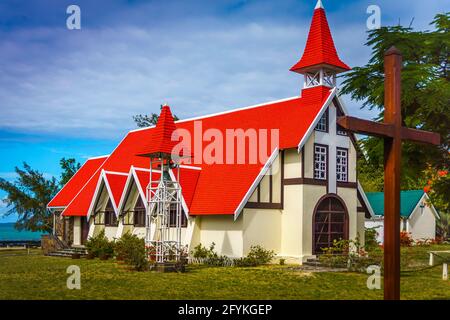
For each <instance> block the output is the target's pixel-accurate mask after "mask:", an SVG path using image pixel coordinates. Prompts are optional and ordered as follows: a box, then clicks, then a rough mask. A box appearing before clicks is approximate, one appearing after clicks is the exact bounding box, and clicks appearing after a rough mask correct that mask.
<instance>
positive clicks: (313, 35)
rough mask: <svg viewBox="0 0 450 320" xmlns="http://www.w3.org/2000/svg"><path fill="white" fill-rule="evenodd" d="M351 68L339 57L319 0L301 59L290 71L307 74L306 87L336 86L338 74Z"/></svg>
mask: <svg viewBox="0 0 450 320" xmlns="http://www.w3.org/2000/svg"><path fill="white" fill-rule="evenodd" d="M348 70H350V67H349V66H348V65H346V64H345V63H344V62H342V61H341V59H339V56H338V54H337V52H336V48H335V46H334V41H333V37H332V36H331V32H330V27H329V26H328V21H327V17H326V14H325V9H324V7H323V4H322V1H321V0H318V1H317V4H316V7H315V9H314V14H313V18H312V22H311V27H310V29H309V34H308V39H307V41H306V46H305V51H304V52H303V56H302V57H301V59H300V60H299V61H298V62H297V63H296V64H295V65H294V66H293V67H292V68H291V69H290V71H293V72H297V73H300V74H303V75H304V76H305V83H304V88H310V87H315V86H327V87H335V86H336V74H338V73H340V72H344V71H348Z"/></svg>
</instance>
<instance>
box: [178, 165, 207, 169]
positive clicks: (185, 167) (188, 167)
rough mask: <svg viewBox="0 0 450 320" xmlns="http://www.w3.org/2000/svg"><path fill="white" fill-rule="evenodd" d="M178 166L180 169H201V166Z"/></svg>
mask: <svg viewBox="0 0 450 320" xmlns="http://www.w3.org/2000/svg"><path fill="white" fill-rule="evenodd" d="M180 168H182V169H192V170H202V168H201V167H194V166H188V165H185V164H181V165H180Z"/></svg>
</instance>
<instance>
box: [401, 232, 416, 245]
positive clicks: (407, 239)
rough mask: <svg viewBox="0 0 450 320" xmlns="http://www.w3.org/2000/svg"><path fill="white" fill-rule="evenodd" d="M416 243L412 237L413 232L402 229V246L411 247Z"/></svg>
mask: <svg viewBox="0 0 450 320" xmlns="http://www.w3.org/2000/svg"><path fill="white" fill-rule="evenodd" d="M413 243H414V240H413V239H412V238H411V233H409V232H406V231H402V232H400V246H402V247H410V246H412V245H413Z"/></svg>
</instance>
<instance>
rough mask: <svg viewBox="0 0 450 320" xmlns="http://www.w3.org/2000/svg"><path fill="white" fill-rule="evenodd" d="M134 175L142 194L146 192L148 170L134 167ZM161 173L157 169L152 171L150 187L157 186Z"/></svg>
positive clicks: (148, 176) (148, 181)
mask: <svg viewBox="0 0 450 320" xmlns="http://www.w3.org/2000/svg"><path fill="white" fill-rule="evenodd" d="M135 172H136V176H137V179H138V181H137V182H138V183H139V186H140V187H141V190H142V192H143V193H144V194H146V190H147V186H148V184H149V183H150V171H148V170H142V169H139V168H135ZM160 176H161V173H160V172H158V171H152V187H156V186H157V184H156V183H157V181H159V179H160Z"/></svg>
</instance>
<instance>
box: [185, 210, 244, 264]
mask: <svg viewBox="0 0 450 320" xmlns="http://www.w3.org/2000/svg"><path fill="white" fill-rule="evenodd" d="M196 223H197V224H198V226H199V228H198V230H197V232H198V234H197V235H193V237H196V238H197V239H198V240H199V243H201V244H202V245H204V246H207V247H209V246H210V245H211V243H213V242H214V243H215V249H216V251H217V252H219V253H220V254H224V255H227V256H230V257H241V256H242V254H243V240H242V238H243V237H242V235H243V218H242V215H240V217H239V218H238V219H237V220H236V221H234V216H233V215H208V216H197V217H196ZM195 245H197V243H192V247H194V246H195Z"/></svg>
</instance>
